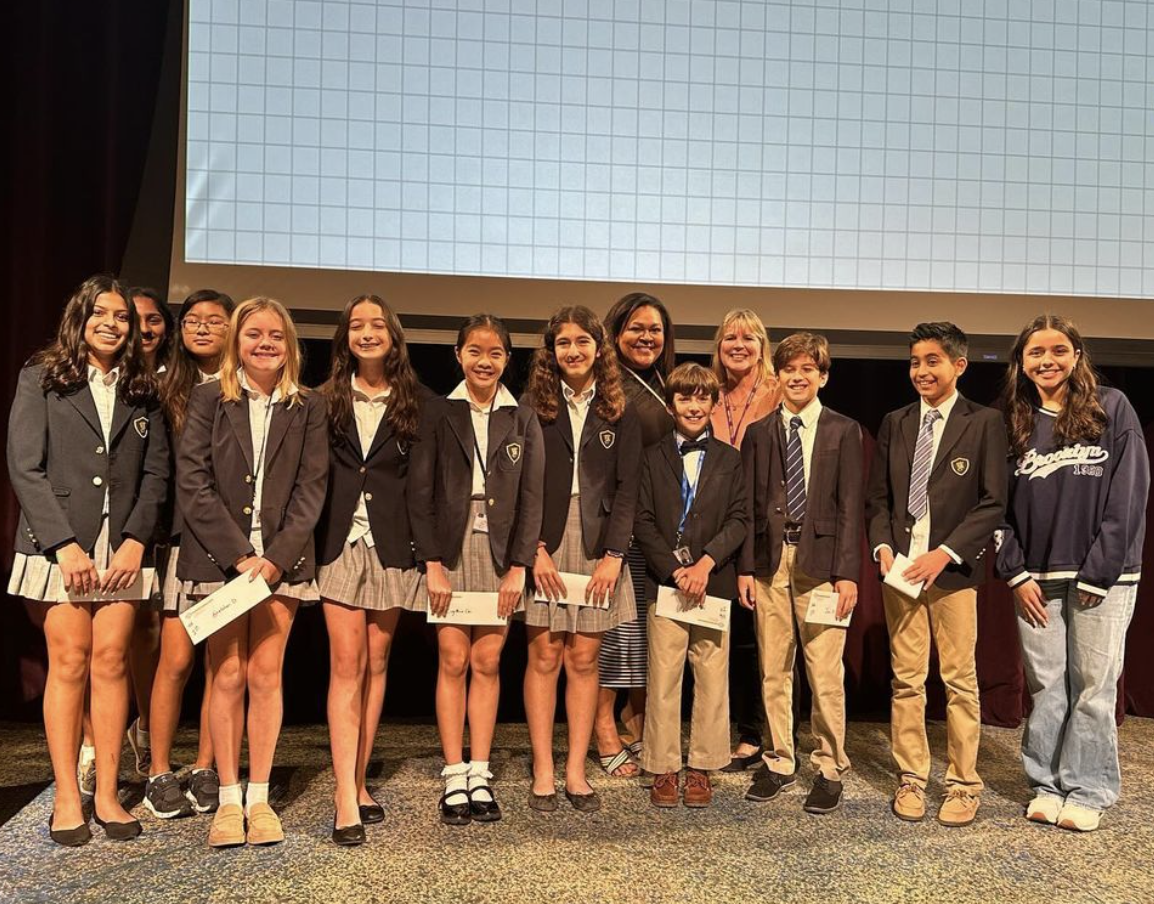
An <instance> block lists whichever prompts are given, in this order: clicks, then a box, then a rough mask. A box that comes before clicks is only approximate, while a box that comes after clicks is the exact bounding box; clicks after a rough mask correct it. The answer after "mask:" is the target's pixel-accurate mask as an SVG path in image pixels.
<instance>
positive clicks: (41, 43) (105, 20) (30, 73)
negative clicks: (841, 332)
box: [0, 0, 1154, 725]
mask: <svg viewBox="0 0 1154 904" xmlns="http://www.w3.org/2000/svg"><path fill="white" fill-rule="evenodd" d="M181 10H182V5H181V3H180V2H179V0H106V2H102V3H86V2H79V0H78V2H70V3H65V2H59V0H46V2H42V3H24V4H6V5H5V10H4V12H3V13H2V14H0V15H2V16H3V21H4V24H5V25H7V26H8V28H7V34H8V35H9V44H8V48H7V53H6V54H5V59H4V64H3V65H5V66H6V67H7V70H8V71H7V72H6V75H7V77H6V78H5V80H4V84H6V85H9V86H15V92H14V93H15V97H12V98H10V101H9V109H10V119H9V129H8V130H7V133H6V141H5V142H3V151H2V152H0V153H3V154H4V158H3V159H4V167H3V169H4V180H5V188H6V192H5V204H4V205H3V209H2V212H0V230H2V232H0V244H2V246H3V254H4V285H5V288H6V290H7V291H6V292H5V293H4V296H3V298H2V299H0V312H2V315H3V323H4V327H3V329H2V330H0V343H2V348H3V361H2V362H0V363H2V366H0V406H2V410H3V412H5V413H6V412H7V410H8V407H9V404H10V402H11V398H12V393H13V390H14V387H15V382H16V373H17V370H18V368H19V366H20V364H21V363H22V362H23V361H24V360H25V359H26V358H27V356H28V355H29V354H30V353H31V352H32V351H33V350H34V349H35V348H37V347H38V346H40V345H42V344H43V343H44V342H45V341H46V340H47V339H48V337H49V336H50V334H51V332H52V330H53V329H54V327H55V323H56V320H57V318H58V316H59V313H60V311H61V309H62V307H63V304H64V301H65V300H66V298H67V296H68V294H69V291H70V290H71V288H72V287H73V286H75V285H76V284H77V283H79V282H80V281H81V280H82V279H84V278H85V277H86V276H88V275H89V274H91V273H94V272H98V271H109V272H113V273H119V272H120V270H121V268H122V263H123V260H124V255H125V249H126V247H127V246H128V243H129V234H130V231H131V229H132V225H133V218H134V215H135V216H143V214H141V213H140V211H142V210H143V209H144V208H146V207H148V208H150V210H151V214H150V216H152V217H153V218H154V219H155V217H156V210H157V208H158V207H159V208H160V209H164V208H165V207H166V206H167V205H169V204H171V188H169V189H168V191H169V196H168V197H162V198H159V199H158V198H157V197H154V196H152V194H153V193H154V192H155V191H157V189H156V188H155V186H157V185H159V186H161V188H160V189H159V190H160V191H161V193H163V191H164V186H166V185H167V186H171V184H172V178H171V177H172V172H173V170H174V168H175V153H174V149H175V147H176V134H175V129H176V117H175V116H174V115H173V113H174V107H173V104H175V103H176V102H177V99H178V97H179V66H178V65H175V63H176V62H177V61H175V60H174V59H173V57H172V56H171V54H170V56H169V58H168V59H167V60H166V59H165V57H164V49H165V47H166V46H167V47H169V48H172V47H173V46H175V47H176V49H177V51H179V40H177V41H175V43H174V41H173V34H174V31H173V29H174V28H178V27H179V18H174V17H179V16H180V15H181V14H182V13H181ZM175 33H176V34H177V35H178V34H179V32H175ZM154 132H155V133H157V134H154ZM150 140H151V141H153V142H154V148H160V149H161V151H160V152H159V153H162V154H163V155H164V156H162V157H160V158H159V161H160V164H159V166H160V169H161V170H162V171H163V173H162V176H161V178H159V179H158V178H156V176H155V173H156V171H157V168H158V157H157V152H154V153H153V156H152V159H151V161H149V160H148V159H147V157H148V148H149V143H150ZM146 164H147V165H146ZM164 173H167V177H165V175H164ZM142 194H143V195H144V197H142ZM161 219H163V217H161ZM169 223H171V219H169ZM137 232H139V223H138V229H137ZM167 244H168V243H167V242H166V241H158V242H154V243H152V246H154V247H155V248H158V249H161V250H160V251H158V252H156V253H155V254H154V255H153V257H154V258H155V259H151V260H149V261H147V262H146V264H147V272H148V273H149V274H150V277H149V278H150V279H154V280H155V281H157V282H163V280H162V279H161V277H160V276H151V274H163V273H164V272H166V260H165V259H164V255H165V254H166V253H167ZM123 276H124V277H125V278H126V279H128V280H130V281H133V280H134V279H135V278H136V274H133V273H125V274H123ZM162 288H163V286H162ZM221 288H227V287H221ZM609 301H610V299H606V306H608V303H609ZM497 313H500V312H497ZM546 313H547V312H544V311H542V312H541V314H542V316H544V315H545V314H546ZM769 313H770V316H769V317H768V318H767V319H768V320H769V323H770V328H771V331H772V329H773V324H774V322H775V321H776V322H788V323H796V322H798V321H799V319H800V318H798V317H797V316H796V312H787V311H782V312H781V313H780V316H774V313H775V312H769ZM930 313H931V314H933V315H934V316H939V317H940V316H944V312H940V311H938V312H930ZM953 316H955V317H956V319H958V320H959V321H961V322H962V323H964V322H965V316H964V312H957V313H956V314H954V315H953ZM308 345H309V349H308V351H309V357H310V368H309V375H310V376H311V378H312V380H313V381H314V382H315V381H317V380H319V379H320V378H321V377H322V376H323V372H324V368H325V364H326V359H327V348H326V345H325V343H323V342H309V343H308ZM413 352H414V360H415V362H416V364H417V367H418V368H419V370H420V371H421V373H422V375H423V377H424V379H425V380H426V382H428V383H429V384H430V385H431V386H433V387H434V388H435V389H438V390H440V391H446V390H447V389H449V388H451V386H452V384H453V383H454V382H455V379H456V378H455V376H454V371H453V367H452V361H451V357H450V353H449V351H448V350H447V349H445V348H437V347H428V346H425V347H415V348H414V349H413ZM525 360H526V354H525V353H524V352H519V353H518V356H517V361H516V362H515V364H514V369H515V370H516V371H517V372H518V374H520V373H523V372H524V365H525ZM1000 376H1001V367H999V366H996V365H988V364H977V365H975V366H974V367H973V368H972V369H971V372H970V373H969V374H967V376H966V377H965V378H964V383H963V390H964V391H965V392H966V393H967V394H968V395H969V396H970V397H972V398H974V399H976V400H978V401H983V402H988V401H990V400H992V399H993V398H994V396H995V395H996V391H997V383H998V380H999V379H1000ZM1107 377H1108V378H1109V379H1110V380H1111V382H1113V383H1114V384H1115V385H1117V386H1119V387H1120V388H1121V389H1123V390H1124V391H1125V392H1127V394H1128V395H1129V396H1130V398H1131V399H1132V400H1133V401H1134V402H1135V404H1136V406H1137V407H1138V408H1139V414H1140V415H1141V417H1142V420H1143V423H1144V424H1149V425H1151V426H1150V427H1148V428H1147V445H1148V447H1154V424H1152V422H1154V410H1152V405H1154V370H1151V369H1144V368H1129V369H1109V368H1107ZM823 397H824V399H825V401H826V403H827V404H829V405H831V406H832V407H834V408H837V409H839V410H841V411H844V412H846V413H849V414H852V415H853V416H854V417H857V418H858V419H859V420H860V421H861V422H862V424H863V425H864V426H865V428H866V430H867V432H868V433H869V434H871V435H872V434H873V433H874V432H876V429H877V426H878V424H879V423H880V421H881V418H882V415H883V414H884V413H885V412H886V411H887V410H889V409H890V408H893V407H896V406H897V405H900V404H903V403H904V402H905V401H906V400H908V399H910V398H911V397H912V392H911V390H910V387H909V384H908V381H907V379H906V374H905V366H904V364H903V363H902V362H900V361H837V362H836V363H835V369H834V371H833V377H832V380H831V382H830V385H829V387H828V388H827V390H826V391H825V393H824V395H823ZM0 423H2V424H3V426H0V432H2V433H3V434H4V436H6V435H7V434H6V431H7V429H8V425H7V418H6V417H4V418H3V419H2V421H0ZM866 442H867V447H868V449H867V451H869V450H872V439H870V438H869V437H868V436H867V440H866ZM1152 514H1154V512H1152ZM15 523H16V505H15V500H14V498H13V496H12V494H11V491H10V489H9V487H8V484H7V481H6V480H4V481H3V486H2V487H0V561H2V562H3V563H4V571H3V574H2V575H0V577H2V579H3V580H4V582H5V585H6V584H7V576H8V575H7V570H8V566H9V565H10V560H11V552H10V551H11V548H12V535H13V531H14V528H15ZM1146 550H1147V551H1146V565H1147V568H1148V570H1151V571H1154V541H1151V539H1150V538H1148V539H1147V547H1146ZM979 609H980V624H981V630H980V637H979V654H978V671H979V678H980V682H981V688H982V710H983V718H984V720H985V721H987V722H989V723H992V724H998V725H1017V724H1018V722H1019V721H1020V719H1021V717H1022V715H1023V713H1024V709H1025V701H1024V697H1023V687H1022V675H1021V665H1020V659H1019V656H1018V646H1017V636H1016V626H1015V622H1014V616H1013V609H1012V605H1011V600H1010V595H1009V593H1008V592H1007V591H1006V589H1005V587H1004V586H1003V585H1002V584H1000V583H997V582H993V581H991V582H989V583H988V584H987V585H986V587H985V588H984V589H983V591H982V592H981V594H980V596H979ZM1152 631H1154V590H1151V586H1150V582H1147V583H1146V584H1145V585H1144V586H1143V588H1142V591H1141V593H1140V598H1139V604H1138V611H1137V614H1136V615H1135V620H1134V624H1133V626H1132V628H1131V631H1130V642H1129V650H1128V656H1127V665H1126V672H1125V675H1124V680H1123V685H1124V687H1123V690H1124V693H1123V695H1122V698H1121V703H1120V705H1122V704H1124V705H1125V706H1126V708H1127V709H1128V711H1130V712H1134V713H1139V714H1143V715H1154V661H1151V658H1150V657H1149V656H1148V655H1145V653H1146V651H1145V650H1144V649H1142V648H1143V646H1144V644H1143V641H1144V640H1148V639H1149V638H1150V637H1151V634H1152ZM846 662H847V679H846V680H847V688H848V692H849V700H850V708H851V712H853V713H857V714H865V713H883V712H884V711H885V710H886V708H887V706H888V698H889V690H888V682H889V654H888V647H887V643H886V630H885V621H884V616H883V614H882V607H881V597H880V590H879V586H878V583H877V580H876V578H875V577H874V575H873V573H872V570H871V569H867V570H866V572H865V573H863V576H862V588H861V604H860V606H859V608H858V612H857V614H856V615H855V618H854V622H853V625H852V627H851V628H850V631H849V638H848V643H847V647H846ZM44 663H45V657H44V644H43V638H42V635H41V634H40V631H39V626H38V625H37V623H36V618H35V613H34V612H31V611H29V610H28V608H26V606H25V605H24V604H22V603H21V601H19V600H14V599H12V598H10V597H5V598H4V599H3V600H2V601H0V719H32V720H35V719H38V718H39V707H40V692H41V689H42V686H43V676H44ZM524 663H525V652H524V636H523V633H522V632H521V631H520V630H519V629H515V630H514V632H513V635H512V636H511V638H510V642H509V644H508V646H507V649H506V654H505V656H504V657H503V664H502V668H503V674H504V678H505V681H504V692H503V695H502V707H501V717H502V718H503V719H517V718H521V717H522V710H521V704H520V678H521V675H522V673H523V669H524ZM435 671H436V647H435V643H434V641H433V637H432V634H431V633H430V631H429V629H428V628H427V627H426V626H425V625H424V624H423V620H422V619H421V618H420V617H417V616H406V617H405V618H403V620H402V625H401V629H400V631H399V634H398V637H397V640H396V643H395V646H394V653H393V661H392V665H391V669H390V693H389V695H388V702H387V712H388V713H389V714H390V715H392V716H399V717H422V718H424V717H428V716H429V715H430V714H431V713H432V709H433V681H434V677H435ZM326 683H327V641H326V638H325V634H324V627H323V621H322V619H321V618H320V613H319V612H318V611H317V610H316V609H315V608H314V609H312V610H306V611H303V612H302V614H301V616H300V617H299V619H298V622H297V625H296V627H295V628H294V631H293V637H292V640H291V642H290V649H289V657H288V665H287V669H286V709H287V711H288V716H289V718H291V719H294V720H298V721H302V720H307V721H319V720H321V719H323V717H324V696H325V688H326ZM931 685H932V686H931V701H932V704H933V707H934V709H935V710H936V712H937V714H938V715H940V714H941V712H942V701H943V699H944V697H943V693H942V689H941V686H940V684H939V683H936V682H934V681H932V682H931ZM198 694H199V688H198V687H197V686H196V681H194V682H192V683H191V684H190V687H189V700H193V699H196V696H197V695H198ZM186 712H188V713H192V712H193V708H192V707H191V706H187V707H186Z"/></svg>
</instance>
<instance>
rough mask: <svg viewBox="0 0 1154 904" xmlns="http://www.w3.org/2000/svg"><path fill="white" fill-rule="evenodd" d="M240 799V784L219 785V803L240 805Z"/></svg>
mask: <svg viewBox="0 0 1154 904" xmlns="http://www.w3.org/2000/svg"><path fill="white" fill-rule="evenodd" d="M241 801H242V797H241V792H240V785H239V784H237V785H221V786H220V805H221V806H222V807H223V806H224V805H225V804H236V805H237V806H238V807H239V806H240V804H241Z"/></svg>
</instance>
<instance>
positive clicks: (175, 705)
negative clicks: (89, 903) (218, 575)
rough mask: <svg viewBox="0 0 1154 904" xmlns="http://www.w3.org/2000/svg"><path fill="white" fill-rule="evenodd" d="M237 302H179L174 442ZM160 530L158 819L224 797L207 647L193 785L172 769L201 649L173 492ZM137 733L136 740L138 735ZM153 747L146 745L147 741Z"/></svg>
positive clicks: (166, 395) (151, 779)
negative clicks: (187, 615)
mask: <svg viewBox="0 0 1154 904" xmlns="http://www.w3.org/2000/svg"><path fill="white" fill-rule="evenodd" d="M233 307H234V305H233V301H232V299H231V298H230V297H229V296H228V295H225V294H224V293H223V292H217V291H215V290H213V289H200V290H198V291H196V292H193V293H192V294H191V295H189V296H188V297H187V298H186V299H185V300H184V303H183V304H182V305H181V306H180V315H179V317H178V320H179V323H180V333H179V340H178V341H177V342H176V343H175V345H174V347H173V351H172V354H171V355H170V356H169V361H168V370H167V371H166V373H165V374H164V378H163V380H162V381H161V390H160V393H161V399H162V400H163V401H164V408H165V412H166V414H167V415H168V425H169V429H170V436H171V444H172V446H173V448H175V447H176V441H177V440H178V439H179V437H180V434H181V432H182V431H183V430H184V424H185V419H186V418H185V416H186V414H187V411H188V398H189V396H190V395H191V394H192V389H193V387H194V386H199V385H200V384H201V383H210V382H213V381H215V380H218V379H220V362H221V357H222V356H223V354H224V347H225V343H226V342H227V340H228V319H229V317H230V316H232V310H233ZM167 514H168V517H167V518H166V519H165V522H164V524H163V525H162V528H163V530H164V536H165V537H166V540H167V542H166V547H167V548H166V549H162V550H161V555H160V563H159V564H161V565H163V567H164V579H163V584H162V600H163V603H162V605H163V611H162V613H161V624H160V661H159V662H158V663H157V668H156V678H155V680H154V682H153V687H152V702H151V709H150V712H151V719H150V728H151V731H150V732H149V736H148V738H147V740H148V741H151V748H150V750H149V752H150V760H149V767H148V784H147V785H146V786H145V791H144V806H145V807H146V808H147V809H148V811H149V812H150V813H151V814H152V815H153V816H156V817H157V818H158V819H171V818H173V817H176V816H187V815H189V812H190V809H191V810H193V811H195V812H197V813H213V812H215V811H216V808H217V805H218V803H219V795H220V778H219V777H218V776H217V773H216V770H215V769H214V768H213V764H214V759H213V750H212V733H211V732H210V731H209V727H208V712H209V700H210V699H211V692H212V664H211V662H210V661H209V657H208V649H207V646H206V648H205V654H204V693H203V695H202V696H201V703H200V731H199V734H198V736H197V751H196V761H195V762H194V763H193V764H192V770H191V772H190V773H189V778H188V785H187V787H184V788H182V787H181V784H180V782H179V781H178V780H177V778H176V776H175V774H174V773H173V771H172V763H171V761H170V757H171V755H172V743H173V738H174V737H175V735H176V728H177V725H178V724H179V722H180V704H181V699H182V697H183V694H184V686H185V684H187V682H188V677H189V675H191V674H192V666H193V662H194V661H195V659H196V648H195V647H194V646H193V643H192V640H191V639H190V638H189V636H188V632H187V631H185V629H184V624H183V623H182V622H181V620H180V618H179V615H180V613H181V612H183V611H185V610H186V609H187V608H188V607H189V606H191V605H192V603H193V600H190V599H189V598H188V597H187V596H186V595H185V594H184V593H183V591H182V589H181V584H180V581H178V580H177V577H176V567H177V563H178V562H179V561H180V534H181V528H182V526H183V525H182V518H181V515H180V509H179V508H178V507H177V505H176V494H175V493H173V494H172V501H171V507H170V509H169V511H168V513H167ZM134 734H135V735H136V737H135V738H134V737H133V735H134ZM139 735H140V732H139V731H137V732H135V733H134V732H133V731H132V730H131V729H130V731H129V741H130V742H135V743H133V748H134V749H137V745H138V744H140V741H141V739H140V737H139ZM143 746H147V745H143Z"/></svg>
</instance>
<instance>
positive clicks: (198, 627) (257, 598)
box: [180, 572, 272, 644]
mask: <svg viewBox="0 0 1154 904" xmlns="http://www.w3.org/2000/svg"><path fill="white" fill-rule="evenodd" d="M270 596H272V591H271V590H270V589H269V586H268V583H267V582H266V581H265V579H264V578H263V577H260V576H257V577H255V578H254V577H253V576H251V575H250V574H249V573H248V572H245V573H243V574H241V575H240V576H239V577H235V578H233V579H232V580H231V581H229V582H228V583H227V584H225V585H224V586H223V587H221V588H220V589H219V590H217V591H215V592H214V593H210V594H209V595H208V596H206V597H205V598H204V599H202V600H201V601H200V602H199V603H197V604H196V605H195V606H192V607H191V608H190V609H187V610H186V611H184V612H182V613H180V621H181V623H182V624H183V625H184V630H186V631H187V632H188V636H189V638H191V640H192V642H193V643H194V644H197V643H200V642H201V641H202V640H204V639H205V638H206V637H208V636H209V635H211V634H214V633H215V632H217V631H219V630H220V629H221V628H223V627H224V626H225V625H227V624H229V623H230V622H232V621H234V620H236V619H238V618H240V616H242V615H244V614H245V613H246V612H248V611H249V610H250V609H252V608H254V607H255V606H256V605H257V604H259V603H263V602H264V601H265V600H267V599H268V598H269V597H270Z"/></svg>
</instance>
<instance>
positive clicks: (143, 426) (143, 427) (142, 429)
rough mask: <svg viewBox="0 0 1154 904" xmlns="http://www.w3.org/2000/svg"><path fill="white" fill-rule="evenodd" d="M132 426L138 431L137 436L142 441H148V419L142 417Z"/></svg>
mask: <svg viewBox="0 0 1154 904" xmlns="http://www.w3.org/2000/svg"><path fill="white" fill-rule="evenodd" d="M132 426H133V428H134V429H135V430H136V434H137V436H139V437H140V438H141V439H148V418H146V417H144V416H143V415H142V416H141V417H138V418H137V419H136V420H134V421H133V422H132Z"/></svg>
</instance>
